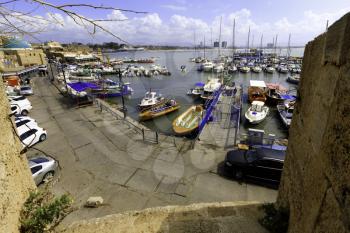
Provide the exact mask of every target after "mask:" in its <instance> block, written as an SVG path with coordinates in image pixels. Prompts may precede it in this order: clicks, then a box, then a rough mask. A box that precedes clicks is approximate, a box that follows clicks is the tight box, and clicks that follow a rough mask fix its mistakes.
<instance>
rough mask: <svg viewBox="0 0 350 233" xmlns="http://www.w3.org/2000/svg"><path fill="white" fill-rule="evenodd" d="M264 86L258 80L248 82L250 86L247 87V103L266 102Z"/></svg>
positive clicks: (262, 82) (263, 83)
mask: <svg viewBox="0 0 350 233" xmlns="http://www.w3.org/2000/svg"><path fill="white" fill-rule="evenodd" d="M265 93H266V84H265V82H264V81H260V80H250V86H249V87H248V99H249V102H251V103H252V102H253V101H261V102H264V103H265V101H266V94H265Z"/></svg>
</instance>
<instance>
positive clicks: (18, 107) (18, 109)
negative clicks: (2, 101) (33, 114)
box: [8, 96, 33, 116]
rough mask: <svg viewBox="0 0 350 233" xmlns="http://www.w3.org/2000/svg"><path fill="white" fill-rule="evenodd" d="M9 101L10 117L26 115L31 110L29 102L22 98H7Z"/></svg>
mask: <svg viewBox="0 0 350 233" xmlns="http://www.w3.org/2000/svg"><path fill="white" fill-rule="evenodd" d="M8 98H9V101H10V115H13V114H21V115H24V116H26V115H28V113H29V111H30V110H31V109H32V108H33V107H32V105H31V103H30V102H29V100H28V99H27V98H26V97H24V96H19V97H17V96H16V97H8Z"/></svg>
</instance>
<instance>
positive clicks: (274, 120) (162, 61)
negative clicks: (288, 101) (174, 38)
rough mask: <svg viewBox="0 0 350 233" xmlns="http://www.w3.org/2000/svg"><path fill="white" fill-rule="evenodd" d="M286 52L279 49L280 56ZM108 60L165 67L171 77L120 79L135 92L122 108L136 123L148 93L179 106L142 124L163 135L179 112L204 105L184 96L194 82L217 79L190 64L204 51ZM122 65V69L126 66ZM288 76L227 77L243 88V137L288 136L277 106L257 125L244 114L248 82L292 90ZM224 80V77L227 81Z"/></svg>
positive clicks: (138, 54) (125, 55) (296, 52)
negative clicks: (261, 133) (259, 133)
mask: <svg viewBox="0 0 350 233" xmlns="http://www.w3.org/2000/svg"><path fill="white" fill-rule="evenodd" d="M285 52H286V50H282V51H281V54H283V53H285ZM303 52H304V49H303V48H297V49H292V51H291V55H292V56H302V55H303ZM220 53H221V54H222V55H230V54H232V50H221V51H220ZM108 56H109V58H110V59H113V58H121V59H124V58H133V59H142V58H150V57H153V58H156V62H155V63H154V64H159V65H161V66H166V67H167V68H168V70H169V71H170V72H171V76H162V75H159V76H154V77H123V81H124V82H128V83H130V86H131V87H132V88H133V89H134V92H133V93H132V95H130V96H126V97H125V105H126V108H127V115H128V116H130V117H132V118H133V119H135V120H138V114H139V111H138V107H137V106H138V104H139V103H140V101H141V99H142V98H143V97H144V95H145V93H146V92H147V91H149V90H152V91H156V92H158V93H161V94H162V95H163V96H164V97H169V98H174V99H175V100H176V101H177V102H178V103H180V105H181V108H180V109H179V110H178V111H175V112H173V113H170V114H168V115H165V116H162V117H159V118H156V119H153V120H150V121H146V122H143V124H144V125H145V126H146V127H148V128H150V129H151V130H155V131H158V132H161V133H165V134H173V130H172V122H173V120H174V119H175V118H176V117H177V116H178V115H179V114H181V113H182V112H184V111H185V110H186V109H187V108H188V107H190V106H192V105H193V104H200V103H203V102H202V101H201V100H200V99H197V100H195V99H193V98H192V97H191V96H188V95H187V91H188V90H189V89H191V88H193V87H194V84H195V83H196V82H204V83H205V82H207V80H208V79H210V78H213V77H219V74H215V73H205V72H198V71H197V67H198V66H199V64H196V63H194V62H191V61H190V58H193V57H198V56H202V57H203V56H204V51H198V50H197V51H189V50H185V51H179V50H176V51H137V52H118V53H110V54H108ZM205 56H206V57H207V58H209V59H215V58H216V57H217V56H218V50H209V51H208V50H207V51H206V52H205ZM126 65H127V64H124V65H123V66H126ZM134 65H137V66H144V67H148V66H149V65H147V64H134ZM182 65H185V66H186V71H185V72H183V71H181V69H180V67H181V66H182ZM287 77H288V74H280V73H278V72H275V73H274V74H266V73H263V72H261V73H252V72H250V73H240V72H236V73H234V74H228V79H229V80H230V81H233V82H235V83H236V85H242V86H243V90H244V96H243V100H244V104H243V110H242V121H241V128H240V133H241V134H244V133H246V131H247V130H248V129H249V128H254V129H262V130H265V132H266V133H269V134H275V135H276V137H278V138H286V137H287V136H288V130H287V129H286V128H285V126H284V125H283V124H282V122H281V120H280V118H279V116H278V112H277V110H276V107H271V108H270V113H269V116H268V117H267V118H266V119H265V120H264V121H263V122H261V123H259V124H258V125H251V124H249V123H248V122H247V121H246V120H245V118H244V113H245V111H246V110H247V108H248V106H249V104H248V103H247V89H248V86H249V80H263V81H265V82H266V83H278V84H282V85H283V86H285V87H286V88H288V89H294V90H295V88H296V86H295V85H294V84H290V83H287V82H286V79H287ZM109 78H111V79H114V80H116V81H117V80H118V77H117V76H115V75H113V76H109ZM226 80H227V78H226ZM111 101H112V102H115V103H118V104H121V98H120V97H117V98H113V99H111Z"/></svg>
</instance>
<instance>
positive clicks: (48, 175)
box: [43, 171, 55, 183]
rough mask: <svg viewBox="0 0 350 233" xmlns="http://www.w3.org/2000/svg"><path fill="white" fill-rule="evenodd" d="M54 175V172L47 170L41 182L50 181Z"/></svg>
mask: <svg viewBox="0 0 350 233" xmlns="http://www.w3.org/2000/svg"><path fill="white" fill-rule="evenodd" d="M54 175H55V172H53V171H49V172H48V173H46V174H45V176H44V178H43V182H44V183H47V182H50V181H51V180H52V179H53V177H54Z"/></svg>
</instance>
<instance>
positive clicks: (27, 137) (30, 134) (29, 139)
mask: <svg viewBox="0 0 350 233" xmlns="http://www.w3.org/2000/svg"><path fill="white" fill-rule="evenodd" d="M37 131H38V130H37V129H31V130H28V131H27V132H25V133H24V134H23V135H21V140H22V143H23V144H24V145H25V146H31V145H34V144H35V143H36V142H37V141H38V139H37V138H36V132H37Z"/></svg>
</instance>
